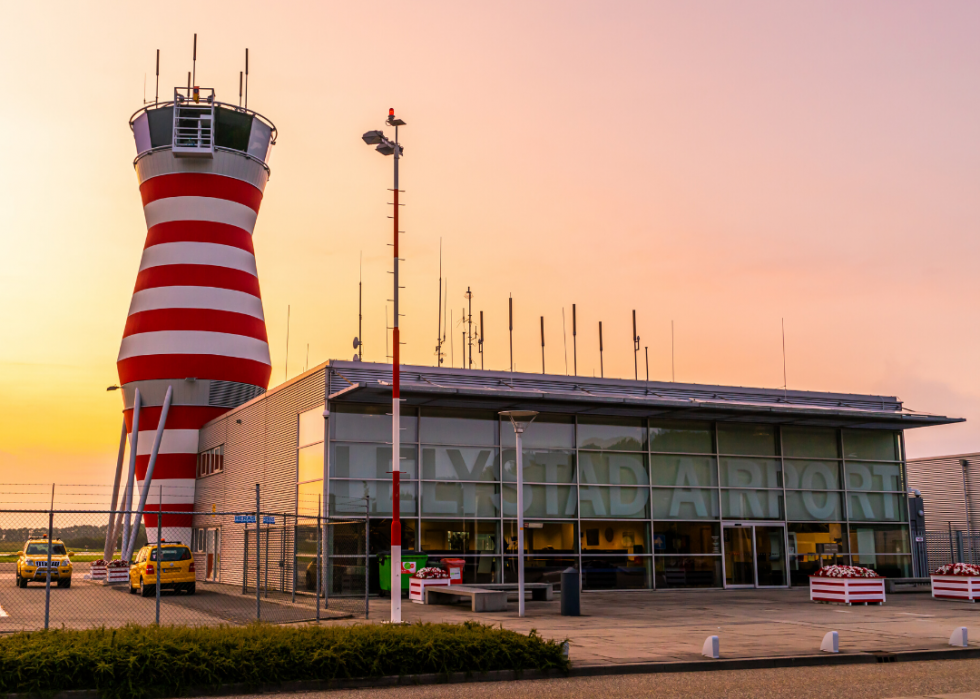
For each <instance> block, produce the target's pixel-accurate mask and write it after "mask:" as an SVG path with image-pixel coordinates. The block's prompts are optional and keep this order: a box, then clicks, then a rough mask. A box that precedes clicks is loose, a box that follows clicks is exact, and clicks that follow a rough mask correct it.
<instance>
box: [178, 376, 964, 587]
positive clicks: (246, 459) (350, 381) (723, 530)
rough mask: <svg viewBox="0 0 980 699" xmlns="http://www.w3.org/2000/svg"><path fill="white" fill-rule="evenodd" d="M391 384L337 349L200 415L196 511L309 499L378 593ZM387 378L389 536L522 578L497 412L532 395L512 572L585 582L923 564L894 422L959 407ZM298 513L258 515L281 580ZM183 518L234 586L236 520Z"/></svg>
mask: <svg viewBox="0 0 980 699" xmlns="http://www.w3.org/2000/svg"><path fill="white" fill-rule="evenodd" d="M390 382H391V366H390V365H387V364H374V363H368V362H348V361H331V362H328V363H326V364H323V365H321V366H319V367H316V368H315V369H312V370H310V371H308V372H306V373H304V374H302V375H300V376H298V377H295V378H293V379H291V380H290V381H288V382H287V383H285V384H283V385H281V386H279V387H276V388H273V389H271V390H269V391H268V392H267V393H264V394H263V395H261V396H258V397H256V398H253V399H252V400H250V401H249V402H247V403H245V404H243V405H240V406H239V407H237V408H233V409H232V410H229V411H228V412H227V413H225V414H223V415H221V416H220V417H217V418H215V419H213V420H212V421H211V422H209V423H207V424H206V425H205V426H204V427H202V428H201V431H200V438H199V439H200V442H199V449H198V451H199V457H198V470H197V483H196V488H195V499H196V503H195V511H196V512H197V513H209V512H218V513H220V512H223V511H224V512H230V511H248V510H254V508H255V485H256V484H259V485H260V487H261V509H262V511H267V512H282V513H292V514H294V515H296V516H298V517H300V518H301V519H300V520H298V521H299V523H300V528H302V527H304V526H308V523H309V522H315V520H308V519H302V518H303V517H304V516H310V515H312V516H314V517H315V516H316V515H317V511H318V507H320V503H321V502H322V503H323V510H322V511H323V515H324V517H325V518H329V519H330V520H332V521H335V522H346V523H347V524H339V525H337V526H335V527H332V528H330V529H331V533H332V535H331V537H330V539H329V542H330V543H329V544H328V545H327V551H326V555H327V557H328V561H329V565H330V566H331V568H332V569H333V570H334V571H343V570H345V567H346V566H348V565H349V564H351V563H352V562H353V561H352V558H351V557H352V556H355V555H356V554H358V553H360V554H361V555H362V556H363V547H364V545H365V542H364V539H365V535H367V536H368V537H369V543H368V544H367V547H368V548H369V550H370V562H369V572H370V575H371V585H372V588H376V586H377V581H378V572H377V562H378V561H377V557H378V554H384V553H386V552H387V550H388V546H389V538H390V534H389V532H390V523H391V520H390V517H391V501H392V500H391V480H390V476H389V472H390V471H391V415H390V413H391V410H390V407H391V385H390ZM401 390H402V396H403V408H402V418H401V419H402V425H401V430H402V432H401V435H402V447H401V450H402V453H401V469H402V471H403V472H404V475H403V478H402V483H401V518H402V532H403V533H402V542H403V548H404V549H405V550H412V549H415V550H419V551H422V552H424V553H427V554H428V555H429V556H430V559H440V558H443V557H453V558H463V559H464V560H465V561H466V566H465V569H464V579H465V580H466V581H467V582H476V583H479V582H482V583H488V582H513V581H515V580H516V575H517V573H516V571H517V565H516V558H515V555H516V553H517V545H516V541H517V539H516V519H515V517H516V514H517V513H516V487H515V481H516V475H515V472H514V469H515V458H514V457H515V454H514V432H513V428H512V426H511V424H510V422H509V421H506V420H503V419H501V418H500V417H499V416H498V412H499V411H501V410H515V409H519V410H535V411H539V412H540V416H539V417H538V418H537V420H535V422H534V423H532V424H531V426H530V427H529V428H528V430H527V432H526V433H525V434H524V446H523V451H524V453H523V457H524V479H525V490H524V509H525V512H524V516H525V522H526V527H527V532H526V534H527V535H526V537H525V549H526V550H525V554H526V575H527V580H528V581H536V580H555V581H557V577H558V573H559V572H560V571H562V570H564V569H566V568H568V567H569V566H573V567H575V568H577V569H578V570H579V571H580V574H581V580H582V587H583V589H584V590H596V589H629V590H654V589H656V590H660V589H675V588H742V587H786V586H795V585H806V584H807V582H808V580H807V576H808V575H809V574H810V573H812V572H813V571H814V570H816V568H817V567H819V565H820V564H821V562H824V563H829V562H831V561H833V562H837V563H842V562H843V563H853V564H855V565H862V566H866V567H869V568H874V569H875V570H877V571H878V572H880V573H881V574H883V575H887V576H897V577H910V576H912V575H913V574H921V573H920V572H919V571H916V570H914V569H913V568H914V565H913V557H912V555H911V547H910V535H909V524H908V520H909V512H908V504H907V499H906V492H907V488H908V485H909V484H908V482H907V476H906V464H905V448H904V430H906V429H911V428H918V427H928V426H933V425H942V424H948V423H952V422H958V421H959V420H958V419H956V418H947V417H942V416H937V415H930V414H924V413H918V412H914V411H910V410H907V409H905V408H904V407H903V405H902V403H901V402H900V401H899V400H898V399H897V398H894V397H888V396H871V395H852V394H836V393H820V392H809V391H783V390H776V389H756V388H734V387H722V386H705V385H694V384H678V383H662V382H645V381H631V380H621V379H596V378H585V377H568V376H553V375H535V374H522V373H508V372H495V371H478V370H464V369H456V368H433V367H416V366H405V367H403V368H402V383H401ZM366 513H369V519H368V520H367V522H365V517H366ZM296 521H297V520H292V522H290V521H288V518H287V521H286V522H276V523H275V524H274V525H273V527H275V526H279V527H283V529H284V531H283V532H282V537H281V540H282V546H281V547H280V548H279V552H278V554H275V555H279V556H280V558H281V559H282V560H283V561H284V562H283V563H282V564H281V565H280V566H279V567H280V568H282V569H283V570H295V571H298V572H299V575H294V574H290V575H288V576H287V574H285V573H283V577H282V584H283V589H284V590H285V589H288V588H289V587H290V586H291V585H292V584H293V583H292V581H290V580H287V577H290V578H296V579H297V580H298V579H299V578H300V577H301V576H302V571H303V570H304V569H305V568H306V567H307V565H306V563H304V561H303V560H301V559H303V557H304V556H305V557H307V558H309V556H310V555H311V554H310V550H309V548H308V547H306V548H304V545H303V543H302V540H303V536H302V535H301V534H300V533H299V532H298V531H297V529H293V530H292V531H291V532H287V531H285V529H286V528H289V527H292V526H293V525H294V524H296ZM253 526H254V525H253ZM193 527H194V529H193V539H194V546H195V548H196V549H197V550H198V551H205V550H206V551H207V552H208V553H209V554H213V555H211V556H209V559H208V560H209V564H208V566H207V572H206V575H207V576H208V577H210V578H211V579H214V580H220V581H222V582H228V583H232V584H245V582H246V581H244V580H243V578H245V577H247V567H248V566H247V563H246V561H247V558H248V556H249V555H250V554H249V552H248V551H247V549H248V543H247V542H248V536H247V535H245V536H242V535H241V530H243V529H245V528H247V525H242V524H235V523H234V521H233V520H232V519H231V518H229V517H224V516H221V515H213V516H212V515H208V514H196V515H195V516H194V522H193ZM345 527H346V529H345ZM287 534H288V536H287ZM277 536H278V535H277V534H273V535H272V537H271V539H272V540H278V539H277ZM313 538H314V539H315V536H314V537H313ZM287 540H288V541H291V542H293V543H291V544H289V543H287ZM351 541H355V542H360V543H359V544H358V543H355V544H354V545H353V548H352V545H351V543H350V542H351ZM357 546H361V547H362V549H361V550H360V551H359V552H358V551H357V550H356V548H357ZM264 555H268V548H267V549H266V553H265V554H264ZM286 559H288V560H286ZM360 560H361V565H363V558H361V559H360ZM272 569H273V570H275V566H273V568H272ZM362 575H363V568H362ZM331 577H334V576H331ZM342 577H343V576H342V575H341V574H339V573H338V575H337V576H336V579H335V580H334V581H333V583H332V584H331V587H332V588H335V589H340V587H342V584H343V583H342V580H340V578H342ZM303 584H304V583H303V581H302V580H298V582H297V587H302V586H303Z"/></svg>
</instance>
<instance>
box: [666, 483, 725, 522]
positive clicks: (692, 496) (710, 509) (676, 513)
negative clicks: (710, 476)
mask: <svg viewBox="0 0 980 699" xmlns="http://www.w3.org/2000/svg"><path fill="white" fill-rule="evenodd" d="M651 506H652V507H651V509H652V511H653V519H718V491H717V490H709V489H707V488H669V489H668V488H654V489H653V496H652V499H651Z"/></svg>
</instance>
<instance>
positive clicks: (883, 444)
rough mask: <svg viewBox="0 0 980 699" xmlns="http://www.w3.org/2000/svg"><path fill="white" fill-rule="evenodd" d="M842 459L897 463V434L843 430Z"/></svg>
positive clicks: (882, 431) (881, 431) (878, 431)
mask: <svg viewBox="0 0 980 699" xmlns="http://www.w3.org/2000/svg"><path fill="white" fill-rule="evenodd" d="M843 437H844V458H845V459H868V460H869V461H878V460H881V461H898V459H899V454H898V434H897V433H895V432H886V431H884V430H844V435H843Z"/></svg>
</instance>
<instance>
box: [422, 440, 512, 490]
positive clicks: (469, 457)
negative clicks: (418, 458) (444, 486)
mask: <svg viewBox="0 0 980 699" xmlns="http://www.w3.org/2000/svg"><path fill="white" fill-rule="evenodd" d="M422 478H424V479H427V480H441V481H497V480H500V478H499V476H498V463H497V450H496V449H486V448H480V447H429V446H424V447H422Z"/></svg>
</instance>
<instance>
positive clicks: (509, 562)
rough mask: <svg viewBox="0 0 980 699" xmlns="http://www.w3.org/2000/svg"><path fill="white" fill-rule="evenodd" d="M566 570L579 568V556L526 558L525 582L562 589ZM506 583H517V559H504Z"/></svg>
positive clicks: (513, 557)
mask: <svg viewBox="0 0 980 699" xmlns="http://www.w3.org/2000/svg"><path fill="white" fill-rule="evenodd" d="M566 568H578V557H577V556H525V557H524V581H525V582H529V583H535V582H544V583H551V584H552V585H554V586H555V587H556V588H557V589H561V574H562V571H564V570H565V569H566ZM503 577H504V580H503V581H504V582H506V583H516V582H517V557H516V556H507V557H506V558H504V576H503Z"/></svg>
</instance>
